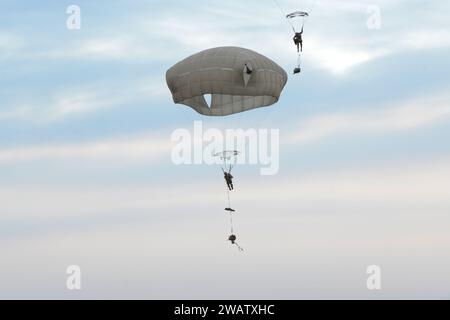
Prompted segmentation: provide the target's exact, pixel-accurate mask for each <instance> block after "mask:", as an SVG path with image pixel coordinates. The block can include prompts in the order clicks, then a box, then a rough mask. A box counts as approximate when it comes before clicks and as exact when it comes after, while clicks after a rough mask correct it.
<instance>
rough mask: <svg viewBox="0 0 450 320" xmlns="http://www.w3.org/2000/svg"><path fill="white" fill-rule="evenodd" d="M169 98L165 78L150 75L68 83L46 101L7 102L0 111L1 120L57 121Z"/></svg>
mask: <svg viewBox="0 0 450 320" xmlns="http://www.w3.org/2000/svg"><path fill="white" fill-rule="evenodd" d="M163 97H164V98H168V99H170V92H169V91H168V89H167V87H166V84H165V81H164V78H163V77H162V76H160V77H156V76H148V77H143V78H138V79H133V80H132V81H128V82H127V83H125V84H123V83H119V84H118V83H117V82H112V81H104V82H101V81H97V82H96V83H95V84H90V85H83V86H80V87H67V88H62V89H60V90H59V91H57V92H55V93H53V95H51V96H50V97H49V98H48V97H47V98H46V100H47V101H42V102H39V101H37V102H28V103H21V104H18V105H16V106H8V107H7V108H5V106H4V111H2V112H0V120H10V119H19V120H28V121H32V122H40V123H42V122H54V121H59V120H63V119H65V118H68V117H72V116H77V115H86V114H90V113H94V112H97V111H99V110H101V109H110V108H115V107H119V106H122V105H130V104H136V103H138V102H144V103H150V101H155V100H157V99H160V98H163Z"/></svg>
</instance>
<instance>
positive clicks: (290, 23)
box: [273, 0, 296, 32]
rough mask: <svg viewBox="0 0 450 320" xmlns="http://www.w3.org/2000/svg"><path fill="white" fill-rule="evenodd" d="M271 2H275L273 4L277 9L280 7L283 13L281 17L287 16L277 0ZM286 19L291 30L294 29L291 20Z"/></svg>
mask: <svg viewBox="0 0 450 320" xmlns="http://www.w3.org/2000/svg"><path fill="white" fill-rule="evenodd" d="M273 2H275V5H276V6H277V7H278V9H280V12H281V14H282V15H283V17H287V14H286V12H285V11H284V10H283V8H282V7H281V5H280V4H279V3H278V1H277V0H273ZM286 21H287V22H288V23H289V25H290V26H291V28H292V30H294V32H296V31H295V28H294V25H293V24H292V22H291V21H290V20H289V19H286Z"/></svg>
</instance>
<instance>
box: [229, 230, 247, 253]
mask: <svg viewBox="0 0 450 320" xmlns="http://www.w3.org/2000/svg"><path fill="white" fill-rule="evenodd" d="M236 240H237V237H236V236H235V235H234V234H232V235H231V236H230V237H229V238H228V241H231V244H233V245H236V246H237V247H238V249H239V251H244V249H242V247H241V246H240V245H238V244H237V242H236Z"/></svg>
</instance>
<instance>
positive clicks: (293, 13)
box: [286, 11, 309, 19]
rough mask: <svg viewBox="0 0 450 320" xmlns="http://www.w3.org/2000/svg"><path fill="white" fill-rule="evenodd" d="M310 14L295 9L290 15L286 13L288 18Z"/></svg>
mask: <svg viewBox="0 0 450 320" xmlns="http://www.w3.org/2000/svg"><path fill="white" fill-rule="evenodd" d="M308 16H309V14H308V12H304V11H295V12H292V13H289V14H288V15H286V18H287V19H294V18H298V17H308Z"/></svg>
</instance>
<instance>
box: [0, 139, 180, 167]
mask: <svg viewBox="0 0 450 320" xmlns="http://www.w3.org/2000/svg"><path fill="white" fill-rule="evenodd" d="M170 148H171V143H170V141H169V140H165V139H162V138H158V137H156V136H155V135H142V136H140V137H136V138H126V139H123V138H122V139H120V138H118V139H111V140H104V141H96V142H88V143H79V144H64V145H41V146H29V147H17V148H11V149H3V150H2V149H0V163H1V164H8V163H20V162H33V161H38V160H49V159H53V160H54V159H60V160H66V161H77V160H80V159H91V160H95V161H100V160H105V159H107V160H109V161H113V160H124V159H126V160H128V161H155V160H157V159H159V158H161V157H162V156H164V155H166V154H168V153H169V152H170Z"/></svg>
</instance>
